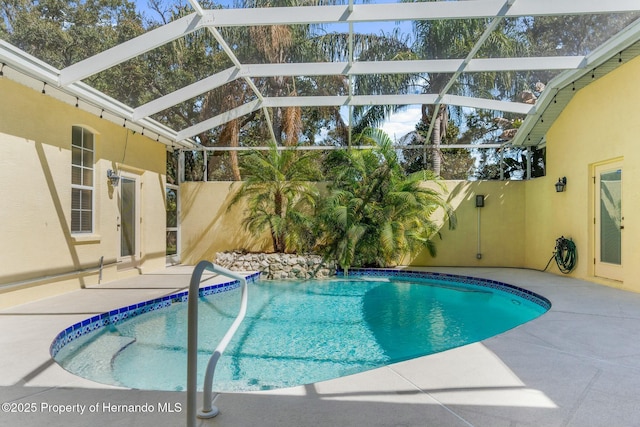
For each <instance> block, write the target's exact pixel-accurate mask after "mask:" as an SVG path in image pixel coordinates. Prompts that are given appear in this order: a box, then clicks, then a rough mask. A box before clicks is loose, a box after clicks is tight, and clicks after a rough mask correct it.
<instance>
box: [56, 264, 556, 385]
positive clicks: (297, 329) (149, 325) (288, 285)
mask: <svg viewBox="0 0 640 427" xmlns="http://www.w3.org/2000/svg"><path fill="white" fill-rule="evenodd" d="M249 281H250V285H249V286H250V287H249V308H248V312H247V317H246V319H245V321H244V322H243V324H242V326H241V328H240V329H239V330H238V333H237V334H236V336H235V337H234V339H233V340H232V341H231V343H230V344H229V346H228V347H227V350H226V352H225V354H224V355H223V357H222V358H221V359H220V361H219V363H218V368H217V370H216V374H215V378H214V390H216V391H247V390H266V389H275V388H282V387H289V386H294V385H301V384H308V383H312V382H318V381H322V380H327V379H331V378H336V377H340V376H344V375H349V374H352V373H357V372H362V371H365V370H368V369H373V368H376V367H380V366H384V365H388V364H390V363H394V362H399V361H403V360H408V359H412V358H415V357H419V356H423V355H427V354H431V353H436V352H439V351H444V350H447V349H450V348H454V347H458V346H461V345H465V344H468V343H471V342H477V341H480V340H483V339H486V338H488V337H491V336H494V335H496V334H499V333H502V332H504V331H506V330H509V329H511V328H513V327H516V326H518V325H520V324H522V323H525V322H527V321H529V320H532V319H534V318H536V317H538V316H540V315H541V314H543V313H544V312H545V311H546V310H548V308H549V307H550V303H549V301H548V300H546V299H545V298H543V297H541V296H539V295H536V294H534V293H531V292H529V291H526V290H523V289H519V288H516V287H513V286H511V285H508V284H504V283H499V282H495V281H489V280H482V279H477V278H471V277H461V276H452V275H444V274H434V273H423V272H420V273H418V272H407V271H398V270H356V271H352V272H351V274H350V277H349V279H348V280H347V279H344V278H335V279H331V280H317V281H314V280H306V281H299V282H292V281H281V282H277V281H260V280H258V277H257V275H253V276H250V277H249ZM200 293H201V297H200V298H201V301H200V303H199V305H200V310H199V325H200V327H199V337H198V342H199V352H198V373H199V375H200V379H199V380H200V383H199V387H200V388H201V387H202V377H203V375H204V370H205V367H206V364H207V361H208V359H209V357H210V355H211V353H212V352H213V349H214V348H215V346H216V345H217V343H218V342H219V340H220V339H221V337H222V335H223V334H224V333H225V332H226V330H227V328H228V326H229V325H230V324H231V322H233V319H234V318H235V315H236V313H237V311H238V307H239V301H240V298H239V289H238V284H237V282H235V283H234V282H229V283H224V284H220V285H215V286H213V287H209V288H205V289H202V290H201V291H200ZM185 301H186V294H185V293H181V294H176V295H173V296H169V297H165V298H163V299H159V300H153V301H148V302H145V303H141V304H137V305H134V306H129V307H123V308H122V309H119V310H114V311H112V312H110V313H105V314H103V315H101V316H95V317H93V318H91V319H87V320H86V321H84V322H81V323H79V324H77V325H74V326H72V327H70V328H67V329H66V330H65V331H63V332H62V333H61V334H60V335H58V337H57V338H56V340H54V343H53V344H52V349H51V353H52V356H54V358H55V360H56V361H57V362H58V363H59V364H60V365H62V366H63V367H64V368H65V369H67V370H69V371H70V372H72V373H75V374H77V375H79V376H82V377H85V378H89V379H92V380H95V381H98V382H102V383H106V384H114V385H121V386H125V387H130V388H139V389H153V390H183V389H185V384H186V341H187V340H186V337H187V329H186V328H187V325H186V318H187V316H186V308H187V304H185V303H184V302H185Z"/></svg>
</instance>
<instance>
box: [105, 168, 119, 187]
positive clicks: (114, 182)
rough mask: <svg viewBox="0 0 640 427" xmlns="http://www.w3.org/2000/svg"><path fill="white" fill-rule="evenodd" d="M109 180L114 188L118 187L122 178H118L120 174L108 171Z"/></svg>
mask: <svg viewBox="0 0 640 427" xmlns="http://www.w3.org/2000/svg"><path fill="white" fill-rule="evenodd" d="M107 178H109V182H110V183H111V185H112V186H114V187H115V186H117V185H118V182H120V177H119V176H118V174H117V173H115V172H114V171H113V170H111V169H107Z"/></svg>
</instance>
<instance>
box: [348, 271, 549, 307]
mask: <svg viewBox="0 0 640 427" xmlns="http://www.w3.org/2000/svg"><path fill="white" fill-rule="evenodd" d="M337 276H338V277H344V271H338V273H337ZM349 277H389V278H398V279H412V278H413V279H422V280H440V281H445V282H451V283H452V284H465V285H473V286H479V287H483V288H489V289H494V290H498V291H502V292H506V293H509V294H512V295H515V296H517V297H520V298H522V299H525V300H527V301H530V302H532V303H534V304H537V305H539V306H540V307H542V308H543V309H544V310H545V311H548V310H549V309H550V308H551V301H549V300H548V299H547V298H545V297H543V296H542V295H539V294H537V293H535V292H531V291H529V290H527V289H523V288H520V287H518V286H514V285H510V284H509V283H504V282H499V281H497V280H491V279H482V278H479V277H473V276H461V275H457V274H449V273H436V272H431V271H415V270H397V269H385V268H352V269H349Z"/></svg>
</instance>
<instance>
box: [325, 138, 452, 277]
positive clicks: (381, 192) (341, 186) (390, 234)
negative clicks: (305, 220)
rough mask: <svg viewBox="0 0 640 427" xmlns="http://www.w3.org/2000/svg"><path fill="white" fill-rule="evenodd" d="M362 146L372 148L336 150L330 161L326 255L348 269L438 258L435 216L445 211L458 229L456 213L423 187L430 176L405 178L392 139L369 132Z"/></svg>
mask: <svg viewBox="0 0 640 427" xmlns="http://www.w3.org/2000/svg"><path fill="white" fill-rule="evenodd" d="M357 142H358V144H360V145H371V149H365V150H340V151H334V152H333V153H331V154H330V155H329V157H328V159H327V169H328V174H329V176H331V177H332V181H331V183H330V185H329V196H328V198H327V199H326V201H325V203H324V205H323V207H322V209H321V211H320V214H319V226H320V227H321V229H322V232H323V235H322V238H323V242H324V248H325V253H326V254H328V255H329V256H331V257H333V258H335V259H336V260H337V261H338V263H339V264H340V266H341V267H342V268H343V269H345V270H348V269H349V268H350V267H351V266H377V267H383V266H390V265H396V264H397V263H399V262H400V261H401V260H402V259H403V257H404V256H405V255H407V254H416V253H417V252H419V251H421V250H423V249H427V250H428V251H429V252H430V253H431V254H432V255H435V252H436V251H435V245H434V242H433V238H434V237H435V236H436V235H437V234H438V229H439V225H438V224H437V223H436V222H434V220H433V219H432V215H433V213H434V212H435V211H436V210H437V209H438V208H442V209H444V212H445V216H446V218H447V219H448V220H449V225H450V226H451V227H454V226H455V217H454V215H453V212H452V211H451V208H450V207H449V206H448V205H447V203H446V202H445V201H444V200H443V199H442V198H441V197H440V195H439V193H438V192H437V191H435V190H433V189H430V188H427V187H425V186H424V185H423V180H424V178H425V175H424V174H425V172H418V173H415V174H411V175H406V174H405V173H404V171H403V170H402V168H401V166H400V163H399V160H398V157H397V154H396V152H395V150H394V149H393V147H392V141H391V139H390V138H389V136H388V135H387V134H385V133H384V132H382V131H381V130H379V129H371V128H368V129H365V130H364V131H363V133H362V134H360V135H358V137H357Z"/></svg>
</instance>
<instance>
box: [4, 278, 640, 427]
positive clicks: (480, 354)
mask: <svg viewBox="0 0 640 427" xmlns="http://www.w3.org/2000/svg"><path fill="white" fill-rule="evenodd" d="M429 270H430V271H440V272H447V273H452V274H462V275H471V276H477V277H483V278H491V279H494V280H499V281H503V282H507V283H510V284H513V285H517V286H520V287H523V288H526V289H530V290H532V291H534V292H537V293H539V294H541V295H543V296H545V297H547V298H548V299H549V300H550V301H551V302H552V304H553V306H552V308H551V310H550V311H549V312H548V313H546V314H545V315H543V316H541V317H539V318H538V319H535V320H534V321H532V322H529V323H527V324H524V325H522V326H520V327H518V328H515V329H513V330H511V331H508V332H506V333H504V334H501V335H499V336H496V337H493V338H491V339H488V340H485V341H482V342H480V343H475V344H471V345H467V346H464V347H461V348H457V349H454V350H450V351H447V352H443V353H439V354H435V355H431V356H425V357H421V358H418V359H414V360H411V361H407V362H402V363H397V364H394V365H390V366H387V367H384V368H380V369H376V370H372V371H368V372H365V373H361V374H357V375H352V376H349V377H343V378H339V379H336V380H331V381H326V382H322V383H316V384H311V385H306V386H300V387H295V388H290V389H283V390H276V391H269V392H257V393H235V394H222V395H220V396H219V397H218V398H217V401H216V404H217V405H218V406H219V407H220V410H221V414H220V415H219V416H218V417H216V418H214V419H212V420H206V421H203V420H199V425H201V426H221V427H226V426H231V427H245V426H247V427H248V426H259V427H271V426H274V427H275V426H278V427H280V426H283V427H284V426H292V427H303V426H309V427H311V426H313V427H316V426H327V427H346V426H367V427H370V426H385V427H386V426H408V427H414V426H415V427H419V426H435V427H449V426H451V427H458V426H461V427H462V426H466V427H469V426H474V427H480V426H486V427H502V426H505V427H507V426H509V427H513V426H536V427H555V426H558V427H560V426H572V427H573V426H575V427H590V426H593V427H632V426H640V398H639V397H638V390H640V326H639V325H640V294H634V293H629V292H624V291H620V290H616V289H612V288H607V287H604V286H601V285H597V284H594V283H589V282H585V281H580V280H575V279H571V278H568V277H562V276H556V275H553V274H548V273H541V272H537V271H530V270H518V269H502V268H483V269H478V268H450V269H449V268H437V269H435V268H434V269H429ZM190 273H191V268H189V267H172V268H168V269H167V270H166V271H162V272H159V273H158V274H148V275H143V276H139V277H136V278H133V279H127V280H122V281H118V282H111V283H105V284H102V285H99V286H94V287H90V288H87V289H83V290H79V291H75V292H72V293H68V294H65V295H61V296H57V297H53V298H48V299H44V300H40V301H35V302H32V303H29V304H24V305H21V306H18V307H14V308H11V309H6V310H3V311H0V330H1V331H2V334H1V336H0V403H2V404H3V405H2V410H1V411H0V426H3V427H4V426H11V427H15V426H20V427H35V426H45V425H46V426H48V427H56V426H69V427H71V426H106V425H108V426H118V427H124V426H136V427H144V426H149V427H151V426H154V427H157V426H181V425H185V420H186V413H185V407H186V393H183V392H149V391H140V390H128V389H119V388H116V387H109V386H105V385H101V384H97V383H94V382H91V381H88V380H84V379H82V378H79V377H76V376H74V375H72V374H70V373H68V372H66V371H64V370H63V369H62V368H60V367H59V366H58V365H57V364H56V363H55V362H54V361H52V359H51V357H50V355H49V346H50V344H51V342H52V340H53V339H54V337H55V336H56V334H57V333H59V332H60V331H61V330H63V329H64V328H66V327H67V326H69V325H70V324H73V323H75V322H77V321H79V320H82V319H85V318H87V317H90V316H92V315H94V314H98V313H102V312H104V311H108V310H109V309H113V308H117V307H121V306H124V305H128V304H132V303H134V302H138V301H143V300H147V299H151V298H155V297H158V296H162V295H166V294H169V293H173V292H175V291H178V290H182V289H184V288H186V287H187V286H188V283H189V277H190ZM212 280H216V279H215V278H213V279H212ZM161 374H162V373H159V375H161ZM7 404H8V405H7ZM25 404H28V405H25ZM129 404H132V405H134V404H138V405H144V404H147V408H149V407H152V408H153V409H154V411H153V412H142V411H138V412H132V413H131V412H126V411H124V410H123V409H122V407H121V406H118V405H129ZM56 405H67V406H56ZM83 405H84V413H79V411H80V410H81V409H82V407H83ZM26 409H33V411H32V412H25V410H26ZM61 409H65V410H69V411H73V412H68V413H63V414H58V413H57V411H58V410H61ZM12 410H20V411H19V412H12Z"/></svg>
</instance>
